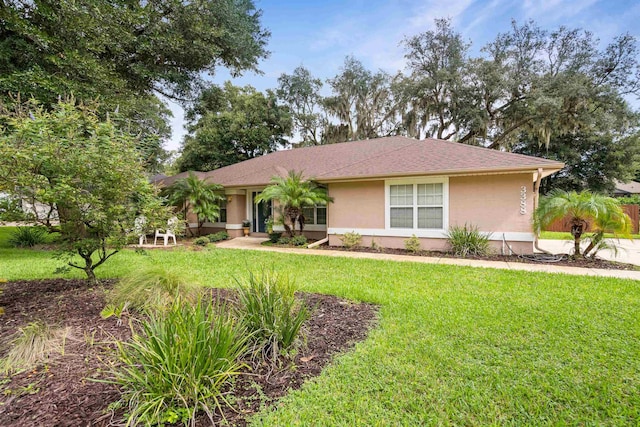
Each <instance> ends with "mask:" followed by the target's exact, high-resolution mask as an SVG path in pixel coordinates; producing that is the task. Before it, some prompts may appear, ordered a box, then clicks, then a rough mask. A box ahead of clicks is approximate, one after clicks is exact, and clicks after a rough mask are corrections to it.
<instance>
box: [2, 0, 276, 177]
mask: <svg viewBox="0 0 640 427" xmlns="http://www.w3.org/2000/svg"><path fill="white" fill-rule="evenodd" d="M260 17H261V12H260V11H259V10H256V8H255V6H254V3H253V1H252V0H216V1H213V0H193V1H187V0H155V1H141V0H123V1H112V0H73V1H72V0H39V1H35V2H32V1H21V0H3V1H0V101H2V102H3V103H4V104H8V105H11V104H13V102H14V99H15V97H17V96H18V94H19V95H20V96H21V97H22V100H25V99H30V98H34V99H36V100H38V101H39V102H40V103H41V105H43V106H44V107H45V108H52V107H53V106H54V105H55V104H56V103H57V100H58V99H59V97H63V98H64V97H66V96H70V95H73V96H75V98H76V99H78V100H81V101H84V102H89V101H94V100H99V103H100V111H99V112H98V113H99V114H100V116H101V117H102V118H104V117H105V114H106V113H107V112H114V111H116V110H118V111H119V113H120V116H121V118H122V122H121V123H118V126H122V128H123V129H125V130H128V131H130V132H131V133H132V135H136V136H137V135H139V134H141V135H144V136H145V138H141V139H137V141H138V142H139V143H140V144H141V146H140V147H139V148H140V150H141V152H143V153H145V154H146V155H147V157H148V158H147V162H146V164H147V167H148V169H149V170H151V171H154V169H157V167H158V163H159V162H161V161H162V155H163V153H162V149H161V147H162V141H163V140H164V139H166V138H167V137H168V136H169V128H168V126H167V125H166V118H167V116H168V115H169V110H168V109H167V108H166V107H165V106H164V104H163V103H162V102H161V101H160V99H159V98H158V97H157V95H158V94H162V95H164V96H166V97H169V98H173V99H176V100H181V101H185V102H186V101H191V100H193V99H194V98H195V97H196V96H197V94H198V93H199V92H200V91H201V89H202V88H203V87H204V86H205V81H204V77H203V74H202V73H209V74H214V73H215V71H216V69H217V68H218V67H220V66H222V67H226V68H227V69H229V70H230V71H231V73H232V75H238V74H239V73H241V72H242V71H244V70H254V71H257V63H258V61H259V60H260V59H262V58H265V57H266V56H267V54H268V52H267V51H266V50H265V47H266V42H267V39H268V37H269V32H268V31H266V30H264V29H263V28H262V27H261V25H260Z"/></svg>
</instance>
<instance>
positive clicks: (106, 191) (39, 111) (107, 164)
mask: <svg viewBox="0 0 640 427" xmlns="http://www.w3.org/2000/svg"><path fill="white" fill-rule="evenodd" d="M2 119H3V121H4V123H6V126H5V127H4V128H2V129H1V132H0V158H2V159H3V161H2V162H0V188H3V189H5V191H8V192H9V193H17V194H18V195H25V194H26V195H27V196H28V197H29V198H30V199H32V200H35V201H38V202H40V203H43V204H46V205H51V206H54V207H55V208H56V210H57V212H58V216H59V219H60V231H61V235H62V238H63V244H62V249H63V254H64V257H65V259H66V260H67V266H68V267H67V268H69V267H73V268H77V269H80V270H83V271H84V272H85V273H86V275H87V278H88V280H89V282H92V283H94V282H96V276H95V269H96V268H98V267H99V266H101V265H102V264H103V263H104V262H106V261H107V260H108V259H109V258H111V257H112V256H113V255H115V254H116V253H117V252H118V251H119V249H120V248H121V247H122V246H123V245H124V244H125V243H126V239H127V236H128V232H129V230H132V229H133V223H134V218H135V217H136V216H137V215H140V214H142V215H145V216H146V217H147V219H148V223H149V224H150V226H154V225H155V224H159V223H162V222H164V221H166V219H167V217H168V215H169V212H168V211H167V210H166V209H159V208H158V206H159V204H160V201H159V200H158V198H157V197H156V195H155V192H154V189H153V187H151V185H150V184H149V183H148V181H147V179H146V177H145V174H144V170H143V167H142V162H141V161H140V156H139V153H138V151H137V150H136V142H135V141H134V140H133V138H132V137H131V136H130V135H128V134H126V133H123V132H121V131H119V130H118V128H117V127H116V126H115V125H114V123H113V122H112V121H109V120H100V119H99V118H98V115H97V113H96V109H95V107H91V106H84V105H77V106H76V105H75V104H74V103H73V102H59V103H58V104H56V105H55V106H54V108H53V109H52V110H51V111H47V110H45V109H44V108H42V107H38V106H36V105H35V104H34V103H29V104H26V105H23V106H21V107H20V108H18V109H17V110H15V111H14V112H11V113H9V112H6V111H5V112H3V114H2ZM78 257H80V259H79V260H78Z"/></svg>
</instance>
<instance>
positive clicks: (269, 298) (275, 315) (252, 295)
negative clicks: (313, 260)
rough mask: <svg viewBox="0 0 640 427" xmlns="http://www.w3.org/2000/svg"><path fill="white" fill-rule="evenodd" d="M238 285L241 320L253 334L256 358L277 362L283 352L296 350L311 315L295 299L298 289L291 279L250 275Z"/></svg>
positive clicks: (268, 274) (267, 275)
mask: <svg viewBox="0 0 640 427" xmlns="http://www.w3.org/2000/svg"><path fill="white" fill-rule="evenodd" d="M236 281H237V283H238V286H237V287H238V295H239V303H240V304H239V308H238V318H239V319H241V321H242V323H243V324H244V326H245V327H246V329H247V331H248V332H249V333H250V334H251V343H252V350H253V351H252V352H253V354H254V355H259V356H262V357H263V358H264V359H271V361H272V362H275V361H276V359H277V358H278V356H279V355H280V354H282V352H284V351H287V350H290V349H292V347H293V346H294V344H295V343H296V340H297V338H298V336H299V334H300V330H301V328H302V325H303V323H304V322H305V321H306V320H307V319H309V317H310V315H311V313H310V312H309V309H308V308H307V306H306V305H304V304H301V303H299V302H298V301H297V300H296V298H295V291H296V286H295V283H294V281H293V280H291V279H290V278H289V277H288V276H287V275H283V274H277V273H275V272H273V271H267V270H263V271H262V272H261V273H260V275H255V274H254V273H253V272H249V278H248V279H247V280H246V281H239V280H236Z"/></svg>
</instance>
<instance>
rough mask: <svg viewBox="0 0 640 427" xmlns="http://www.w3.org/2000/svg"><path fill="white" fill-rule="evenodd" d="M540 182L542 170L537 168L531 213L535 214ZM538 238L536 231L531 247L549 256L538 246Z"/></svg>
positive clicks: (547, 252)
mask: <svg viewBox="0 0 640 427" xmlns="http://www.w3.org/2000/svg"><path fill="white" fill-rule="evenodd" d="M540 181H542V168H538V176H537V177H536V185H535V188H534V192H533V212H534V213H535V211H536V209H538V200H539V199H540ZM539 237H540V233H538V232H537V231H536V236H535V239H534V241H533V247H534V248H535V249H536V250H538V251H540V252H542V253H545V254H549V255H551V252H549V251H547V250H544V249H542V248H540V246H538V238H539Z"/></svg>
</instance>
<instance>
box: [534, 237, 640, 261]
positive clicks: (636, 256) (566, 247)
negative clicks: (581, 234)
mask: <svg viewBox="0 0 640 427" xmlns="http://www.w3.org/2000/svg"><path fill="white" fill-rule="evenodd" d="M607 241H608V242H609V243H610V244H615V245H616V246H617V247H618V253H617V255H616V254H615V252H614V251H612V250H610V249H605V250H602V251H600V252H598V258H602V259H607V260H610V261H617V262H624V263H627V264H634V265H640V240H628V239H620V240H616V239H607ZM538 246H540V248H542V249H545V250H547V251H549V252H552V253H554V254H560V253H566V254H570V253H573V242H572V241H568V240H540V243H539V245H538ZM586 247H587V243H586V242H583V244H582V245H581V248H582V249H584V248H586Z"/></svg>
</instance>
